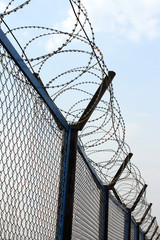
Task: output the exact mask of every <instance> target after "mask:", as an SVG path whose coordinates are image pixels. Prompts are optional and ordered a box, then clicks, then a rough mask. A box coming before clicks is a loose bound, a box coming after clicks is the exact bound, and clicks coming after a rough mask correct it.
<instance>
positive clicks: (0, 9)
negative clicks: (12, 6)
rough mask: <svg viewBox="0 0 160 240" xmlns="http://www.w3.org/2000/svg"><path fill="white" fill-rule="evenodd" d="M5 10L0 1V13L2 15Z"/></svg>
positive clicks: (4, 5)
mask: <svg viewBox="0 0 160 240" xmlns="http://www.w3.org/2000/svg"><path fill="white" fill-rule="evenodd" d="M5 8H6V4H5V3H4V2H2V1H0V13H3V12H4V10H5Z"/></svg>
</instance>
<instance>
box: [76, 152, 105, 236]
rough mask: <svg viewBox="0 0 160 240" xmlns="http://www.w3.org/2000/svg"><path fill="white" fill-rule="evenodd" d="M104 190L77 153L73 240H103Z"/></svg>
mask: <svg viewBox="0 0 160 240" xmlns="http://www.w3.org/2000/svg"><path fill="white" fill-rule="evenodd" d="M102 201H103V200H102V190H100V189H99V188H98V187H97V185H96V183H95V182H94V180H93V177H92V175H91V172H90V170H89V169H88V166H87V164H86V163H85V162H84V160H83V158H82V156H81V155H80V153H79V152H78V153H77V163H76V180H75V196H74V209H73V225H72V239H73V240H75V239H76V240H95V239H103V211H102V209H101V208H102V207H103V203H102Z"/></svg>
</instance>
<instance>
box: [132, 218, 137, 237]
mask: <svg viewBox="0 0 160 240" xmlns="http://www.w3.org/2000/svg"><path fill="white" fill-rule="evenodd" d="M136 230H137V228H136V225H135V223H134V222H133V221H131V240H136V239H137V236H136Z"/></svg>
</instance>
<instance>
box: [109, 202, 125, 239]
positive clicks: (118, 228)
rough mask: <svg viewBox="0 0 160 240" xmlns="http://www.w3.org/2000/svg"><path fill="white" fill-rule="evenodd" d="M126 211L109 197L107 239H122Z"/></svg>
mask: <svg viewBox="0 0 160 240" xmlns="http://www.w3.org/2000/svg"><path fill="white" fill-rule="evenodd" d="M125 219H126V213H125V212H124V211H123V210H122V209H121V208H120V206H118V205H117V204H115V202H114V201H113V200H112V199H111V198H109V214H108V240H119V239H124V237H125V235H126V233H125Z"/></svg>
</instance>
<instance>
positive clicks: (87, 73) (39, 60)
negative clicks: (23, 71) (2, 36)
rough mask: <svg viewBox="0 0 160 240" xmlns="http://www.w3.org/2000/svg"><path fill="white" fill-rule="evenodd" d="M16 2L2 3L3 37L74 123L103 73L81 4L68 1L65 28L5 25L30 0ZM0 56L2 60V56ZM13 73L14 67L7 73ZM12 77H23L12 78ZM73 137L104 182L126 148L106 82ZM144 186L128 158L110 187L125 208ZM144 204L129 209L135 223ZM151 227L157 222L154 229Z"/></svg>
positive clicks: (120, 120)
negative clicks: (71, 20) (68, 26)
mask: <svg viewBox="0 0 160 240" xmlns="http://www.w3.org/2000/svg"><path fill="white" fill-rule="evenodd" d="M17 2H18V1H16V0H11V1H10V2H8V4H7V5H6V8H5V10H4V11H3V12H2V13H1V15H0V16H1V20H0V24H1V26H3V27H4V28H6V35H7V36H8V37H10V36H11V37H13V38H14V39H15V42H16V44H18V46H19V48H20V51H21V56H22V58H23V59H24V61H25V62H26V63H27V65H28V67H29V68H30V69H31V71H32V72H33V74H34V75H35V76H36V77H37V79H38V80H39V81H40V83H41V86H42V87H43V88H44V89H45V90H46V91H47V93H48V95H49V96H50V97H51V98H52V100H53V102H54V103H55V104H56V105H57V106H58V108H59V109H60V111H61V112H62V114H63V115H64V117H65V118H66V120H67V121H68V123H70V124H72V125H73V124H77V123H79V119H80V117H81V115H82V113H83V112H84V110H85V108H86V106H87V105H88V103H89V102H90V100H91V99H92V96H93V95H94V93H95V91H96V90H97V88H98V87H99V86H100V84H101V82H102V80H103V79H104V78H105V76H106V75H107V74H108V68H107V66H106V64H105V62H104V59H103V54H102V52H101V51H100V50H99V48H98V47H97V45H96V43H95V36H94V31H93V28H92V25H91V22H90V20H89V18H88V14H87V11H86V9H85V7H84V6H83V4H82V2H81V1H80V0H69V3H70V6H71V9H72V11H73V16H74V21H75V23H74V24H73V27H72V30H71V31H64V30H57V29H54V28H52V27H44V26H37V25H35V26H18V27H17V26H16V27H13V28H12V29H10V28H9V27H8V25H7V24H6V22H5V19H6V17H8V16H9V17H10V16H12V15H13V16H14V13H15V12H18V11H19V10H21V9H23V8H24V7H25V6H26V5H29V4H30V3H31V0H28V1H23V2H22V1H20V3H19V4H18V3H17ZM46 4H47V3H46ZM54 4H55V3H54ZM25 31H27V33H29V34H28V35H27V36H28V38H27V36H26V38H25V39H22V38H20V37H16V35H17V36H20V34H22V33H24V32H25ZM17 39H18V40H17ZM22 40H23V41H22ZM24 40H26V41H24ZM19 41H22V42H21V43H20V42H19ZM48 41H49V42H51V43H53V44H54V43H55V42H56V41H57V42H58V43H59V45H58V46H57V48H51V49H49V50H48V49H47V50H46V49H45V48H44V47H41V46H45V45H46V43H47V42H48ZM38 46H40V47H38ZM34 54H35V55H34ZM1 57H2V58H7V56H5V54H4V55H2V56H1ZM2 62H4V61H2ZM7 64H9V59H7V60H6V65H5V66H3V67H4V68H7ZM13 73H14V70H13V71H12V72H8V74H13ZM15 77H16V79H17V81H18V80H19V81H23V80H22V79H21V78H19V77H18V76H15ZM32 98H33V102H34V114H35V116H36V117H38V118H43V117H44V115H45V114H44V113H43V109H42V104H41V101H40V99H39V98H36V97H35V96H32ZM79 141H80V142H81V145H82V147H83V148H84V150H85V152H86V154H87V156H88V158H89V160H90V162H91V164H92V166H93V167H94V168H95V170H96V172H97V174H98V175H99V176H100V178H101V179H102V181H103V182H104V183H107V184H109V183H110V182H111V180H112V179H113V177H114V175H115V173H116V171H117V169H118V168H119V167H120V166H121V164H122V162H123V161H124V159H125V157H126V156H127V155H128V153H129V152H130V147H129V146H128V145H127V144H126V143H125V123H124V120H123V117H122V115H121V111H120V106H119V104H118V101H117V100H116V98H115V96H114V92H113V85H112V84H111V85H110V86H109V88H108V90H107V92H106V93H105V95H104V97H103V98H102V100H101V101H100V103H99V104H98V106H97V107H96V109H95V111H94V113H93V114H92V116H91V117H90V119H89V120H88V122H87V124H86V126H85V127H84V128H83V130H82V131H80V132H79ZM100 159H101V160H100ZM144 184H145V182H144V180H143V178H142V176H141V173H140V171H139V169H138V168H137V167H136V166H135V165H133V164H132V163H131V162H130V163H129V164H128V166H127V167H126V168H125V170H124V172H123V174H122V176H121V177H120V179H119V180H118V182H117V183H116V185H115V188H116V191H117V193H118V195H119V197H120V199H121V201H122V203H123V204H124V205H125V206H126V207H127V208H130V207H131V206H132V205H133V203H134V201H135V199H136V198H137V196H138V194H139V192H140V190H141V189H142V187H143V185H144ZM148 206H149V204H148V203H147V199H146V194H143V196H142V198H141V200H140V202H139V203H138V205H137V207H136V208H135V210H134V212H133V216H134V218H135V219H136V221H140V219H141V218H142V216H143V213H144V212H145V210H146V209H147V207H148ZM151 220H152V216H151V213H150V211H149V213H148V215H147V217H146V219H145V221H144V223H143V224H142V230H146V228H147V226H148V225H149V223H150V222H151ZM156 225H157V223H155V226H154V227H156ZM153 231H154V229H153V230H150V232H149V233H148V236H149V237H150V236H151V235H152V232H153Z"/></svg>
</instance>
